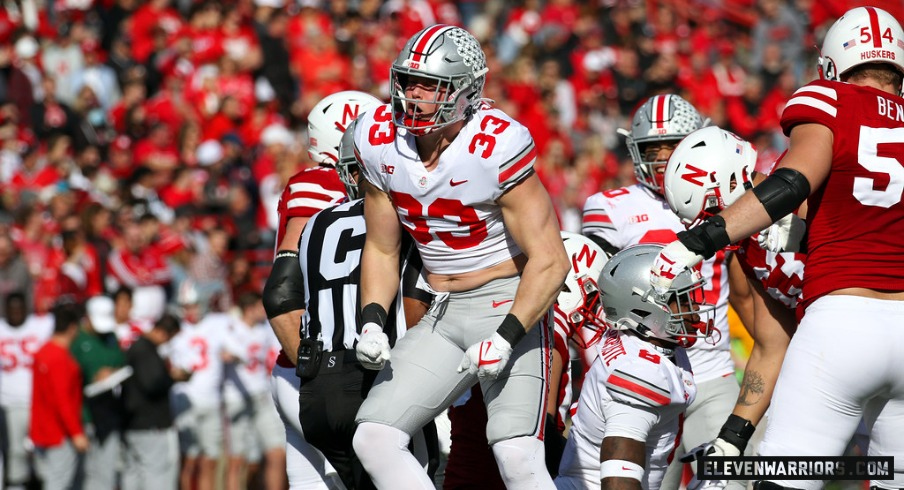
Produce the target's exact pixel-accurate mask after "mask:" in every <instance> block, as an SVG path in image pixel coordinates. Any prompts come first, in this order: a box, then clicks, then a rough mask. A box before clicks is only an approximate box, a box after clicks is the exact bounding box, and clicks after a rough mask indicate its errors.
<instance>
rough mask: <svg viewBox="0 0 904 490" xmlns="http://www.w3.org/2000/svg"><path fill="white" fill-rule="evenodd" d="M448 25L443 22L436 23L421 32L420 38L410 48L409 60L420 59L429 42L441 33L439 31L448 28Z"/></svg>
mask: <svg viewBox="0 0 904 490" xmlns="http://www.w3.org/2000/svg"><path fill="white" fill-rule="evenodd" d="M448 27H449V26H447V25H443V24H437V25H435V26H433V27H431V28H429V29H427V30H426V31H424V33H423V34H421V38H420V39H418V40H417V42H416V43H414V47H413V48H412V49H411V61H421V58H422V57H423V55H422V53H424V51H426V50H427V48H428V47H429V46H430V44H432V43H433V40H434V39H436V36H437V35H439V34H441V33H440V31H442V30H444V29H446V28H448Z"/></svg>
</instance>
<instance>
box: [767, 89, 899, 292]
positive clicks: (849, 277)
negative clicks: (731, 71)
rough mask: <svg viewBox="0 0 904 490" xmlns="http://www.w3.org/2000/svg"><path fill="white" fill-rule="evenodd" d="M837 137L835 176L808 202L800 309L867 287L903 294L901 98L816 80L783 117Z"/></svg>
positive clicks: (787, 127) (788, 124)
mask: <svg viewBox="0 0 904 490" xmlns="http://www.w3.org/2000/svg"><path fill="white" fill-rule="evenodd" d="M781 124H782V130H783V131H784V132H785V134H786V135H790V134H791V130H792V129H793V128H794V127H795V126H796V125H798V124H820V125H822V126H825V127H827V128H829V129H830V130H831V131H832V135H833V142H832V170H831V171H830V172H829V175H828V177H827V178H826V180H825V182H824V183H823V184H822V186H821V187H819V188H818V189H816V190H815V192H813V194H812V195H811V196H810V198H809V199H808V201H807V204H808V211H807V227H808V231H807V273H806V275H805V276H804V280H803V303H804V306H805V307H806V305H807V304H809V303H811V302H813V301H814V300H816V299H817V298H819V297H820V296H822V295H824V294H826V293H829V292H831V291H834V290H837V289H841V288H847V287H863V288H871V289H885V290H890V291H904V240H902V239H901V237H904V204H901V197H902V192H904V98H901V97H898V96H896V95H892V94H889V93H887V92H883V91H881V90H878V89H874V88H872V87H861V86H857V85H852V84H849V83H842V82H832V81H827V80H817V81H814V82H811V83H809V84H807V85H805V86H803V87H801V88H800V89H798V90H797V92H795V93H794V95H792V96H791V99H790V100H789V101H788V104H787V105H786V106H785V110H784V112H783V113H782V120H781Z"/></svg>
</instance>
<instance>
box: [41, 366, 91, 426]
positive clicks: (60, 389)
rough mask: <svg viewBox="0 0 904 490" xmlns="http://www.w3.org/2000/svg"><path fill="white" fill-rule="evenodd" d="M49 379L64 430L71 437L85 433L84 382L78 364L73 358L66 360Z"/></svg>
mask: <svg viewBox="0 0 904 490" xmlns="http://www.w3.org/2000/svg"><path fill="white" fill-rule="evenodd" d="M61 364H65V365H62V366H59V368H60V369H58V370H57V372H55V373H51V374H50V375H49V376H48V377H47V379H48V380H50V383H51V392H52V393H53V397H54V398H55V399H56V401H57V407H56V409H57V414H58V416H59V417H60V422H61V423H62V425H63V431H64V432H66V435H67V436H69V437H75V436H77V435H79V434H83V433H84V430H83V429H82V382H81V375H80V373H79V368H78V364H76V363H75V361H74V360H73V361H72V362H71V363H70V362H65V360H64V361H63V363H61Z"/></svg>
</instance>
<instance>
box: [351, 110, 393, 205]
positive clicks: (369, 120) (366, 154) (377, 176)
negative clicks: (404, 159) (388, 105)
mask: <svg viewBox="0 0 904 490" xmlns="http://www.w3.org/2000/svg"><path fill="white" fill-rule="evenodd" d="M383 107H385V106H378V107H377V108H376V110H383V111H385V110H386V109H381V108H383ZM375 124H377V123H376V122H375V121H374V110H368V111H367V112H365V113H364V114H362V115H361V116H360V118H359V119H358V124H355V135H354V138H353V139H354V142H355V146H354V153H355V159H356V160H357V161H358V168H359V169H360V170H361V173H362V174H363V175H364V178H365V179H367V181H368V182H370V183H371V185H373V186H375V187H376V188H377V189H380V190H381V191H383V192H386V189H387V186H386V183H385V182H383V178H382V175H383V172H382V171H381V168H380V166H381V162H380V161H379V157H378V156H377V152H378V151H379V150H378V148H379V146H377V147H374V146H373V145H370V144H369V143H368V142H367V134H368V131H370V130H371V128H372V127H373V126H374V125H375ZM390 124H391V123H390ZM387 168H388V167H387Z"/></svg>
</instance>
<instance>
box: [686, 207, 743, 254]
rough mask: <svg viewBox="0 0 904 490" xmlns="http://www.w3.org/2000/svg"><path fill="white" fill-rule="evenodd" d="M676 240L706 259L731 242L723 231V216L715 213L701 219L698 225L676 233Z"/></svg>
mask: <svg viewBox="0 0 904 490" xmlns="http://www.w3.org/2000/svg"><path fill="white" fill-rule="evenodd" d="M678 240H679V241H680V242H681V243H682V244H683V245H684V246H685V247H687V249H688V250H690V251H691V252H694V253H695V254H697V255H702V256H703V258H704V259H708V258H710V257H712V256H713V255H716V252H718V251H719V250H722V249H723V248H725V247H727V246H728V245H730V244H731V239H729V238H728V232H726V231H725V218H723V217H721V216H719V215H716V216H710V217H709V218H706V219H705V220H703V222H702V223H700V224H699V225H697V226H695V227H693V228H691V229H690V230H687V231H682V232H681V233H678Z"/></svg>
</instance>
